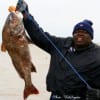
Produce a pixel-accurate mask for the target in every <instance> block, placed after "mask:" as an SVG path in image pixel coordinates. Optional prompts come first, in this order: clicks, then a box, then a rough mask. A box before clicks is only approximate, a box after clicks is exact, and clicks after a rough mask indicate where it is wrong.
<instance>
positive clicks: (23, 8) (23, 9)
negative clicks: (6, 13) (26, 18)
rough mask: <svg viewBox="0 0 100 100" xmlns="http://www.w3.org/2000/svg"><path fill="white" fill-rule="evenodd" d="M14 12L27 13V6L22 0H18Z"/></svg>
mask: <svg viewBox="0 0 100 100" xmlns="http://www.w3.org/2000/svg"><path fill="white" fill-rule="evenodd" d="M16 10H17V11H20V12H22V13H24V12H26V11H27V13H28V5H27V3H26V2H25V1H24V0H18V2H17V5H16Z"/></svg>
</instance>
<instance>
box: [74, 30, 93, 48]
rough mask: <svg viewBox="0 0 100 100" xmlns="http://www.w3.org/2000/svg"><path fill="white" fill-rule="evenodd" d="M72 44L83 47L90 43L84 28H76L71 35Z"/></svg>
mask: <svg viewBox="0 0 100 100" xmlns="http://www.w3.org/2000/svg"><path fill="white" fill-rule="evenodd" d="M73 39H74V44H75V46H76V47H80V48H81V47H85V46H88V45H89V44H90V43H91V40H92V39H91V37H90V35H89V34H88V32H87V31H85V30H77V31H75V32H74V35H73Z"/></svg>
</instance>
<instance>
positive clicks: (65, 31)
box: [0, 0, 100, 42]
mask: <svg viewBox="0 0 100 100" xmlns="http://www.w3.org/2000/svg"><path fill="white" fill-rule="evenodd" d="M26 1H27V3H28V5H29V11H30V13H31V14H32V15H34V17H35V19H36V21H37V22H38V23H39V25H40V26H41V27H42V28H43V29H44V31H48V32H49V33H50V34H52V35H56V36H61V37H67V36H71V35H72V31H73V27H74V25H75V24H76V23H78V22H80V21H82V20H84V19H89V20H91V21H92V22H93V23H94V24H93V28H94V34H95V36H94V40H93V41H95V42H100V39H99V37H100V11H99V10H100V0H26ZM16 3H17V0H2V1H1V3H0V33H1V34H2V28H3V25H4V23H5V20H6V17H7V15H8V14H9V12H8V7H9V6H10V5H16ZM1 38H2V35H0V42H1Z"/></svg>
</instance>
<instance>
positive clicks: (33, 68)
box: [31, 63, 37, 72]
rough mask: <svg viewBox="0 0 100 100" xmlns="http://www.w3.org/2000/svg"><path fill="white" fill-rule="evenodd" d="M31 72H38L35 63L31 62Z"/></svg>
mask: <svg viewBox="0 0 100 100" xmlns="http://www.w3.org/2000/svg"><path fill="white" fill-rule="evenodd" d="M31 72H37V71H36V68H35V66H34V64H33V63H31Z"/></svg>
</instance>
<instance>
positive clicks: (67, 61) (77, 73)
mask: <svg viewBox="0 0 100 100" xmlns="http://www.w3.org/2000/svg"><path fill="white" fill-rule="evenodd" d="M19 3H20V4H21V3H23V0H19ZM25 6H26V5H25ZM24 10H25V9H24ZM25 12H26V14H27V15H29V14H28V12H27V11H26V10H25ZM29 18H30V19H31V17H29ZM31 20H32V19H31ZM42 34H43V36H44V37H45V38H46V39H47V40H48V41H49V42H50V43H51V45H52V46H53V47H54V48H55V49H56V51H57V52H58V53H59V55H60V56H61V57H62V58H63V59H64V60H65V62H66V63H67V64H68V65H69V67H70V68H71V69H72V70H73V71H74V73H75V74H76V75H77V76H78V77H79V78H80V80H82V81H83V82H84V83H85V84H86V86H87V88H88V89H90V90H92V87H91V86H90V85H89V84H88V83H87V82H86V80H85V79H84V78H83V77H82V76H81V75H80V74H79V72H78V71H77V70H76V69H75V67H74V66H73V65H72V64H71V63H70V61H69V60H68V59H67V58H65V57H64V55H63V54H62V52H61V51H60V50H59V49H58V48H57V46H56V45H55V44H54V43H53V42H52V40H51V39H50V38H49V37H48V36H47V35H46V34H45V33H43V32H42Z"/></svg>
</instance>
